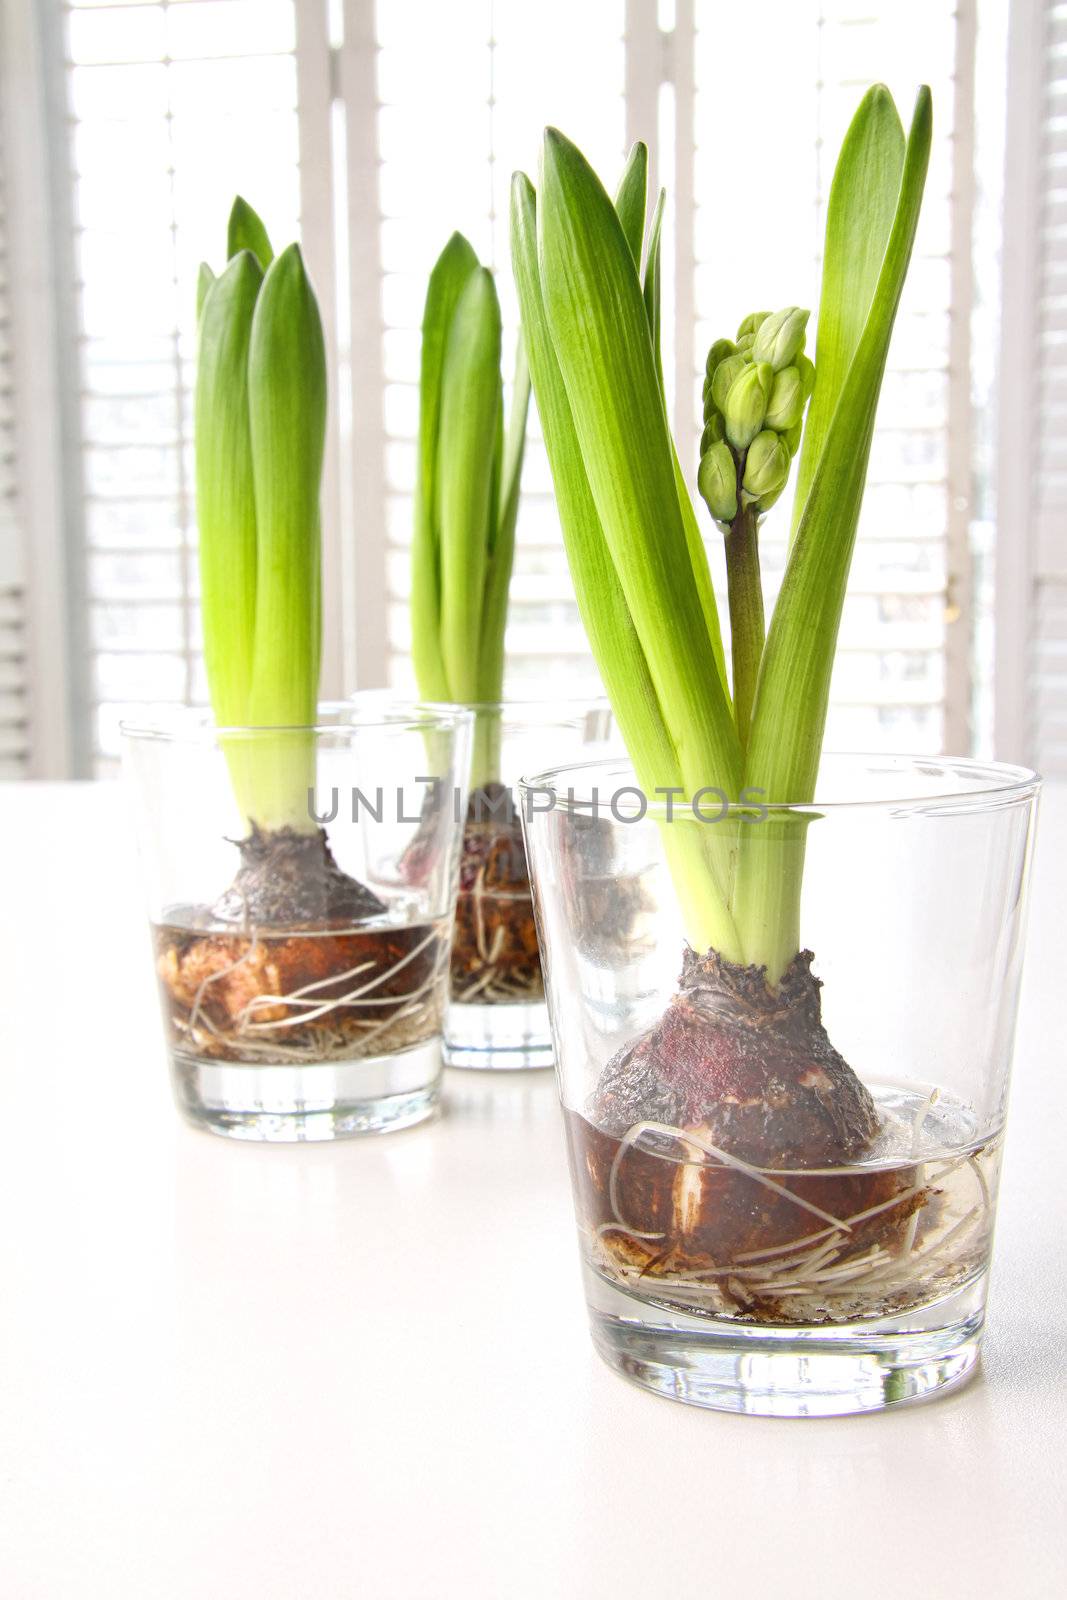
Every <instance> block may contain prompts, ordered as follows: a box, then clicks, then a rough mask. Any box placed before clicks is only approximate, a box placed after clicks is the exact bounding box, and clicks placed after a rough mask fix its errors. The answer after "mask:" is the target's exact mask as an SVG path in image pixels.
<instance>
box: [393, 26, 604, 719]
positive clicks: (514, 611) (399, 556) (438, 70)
mask: <svg viewBox="0 0 1067 1600" xmlns="http://www.w3.org/2000/svg"><path fill="white" fill-rule="evenodd" d="M375 18H376V36H377V81H378V94H379V100H380V107H379V112H378V141H379V156H380V160H381V168H380V186H379V193H380V203H381V224H380V227H381V252H382V271H383V277H382V340H383V349H384V356H385V371H386V389H385V405H384V415H385V431H386V447H385V448H386V476H387V528H388V541H389V548H388V587H389V663H388V675H389V680H390V682H391V683H393V684H395V685H398V686H401V687H404V688H408V687H411V686H412V685H413V682H414V680H413V675H412V672H411V666H410V660H409V654H408V651H409V644H410V625H409V618H408V595H409V593H410V542H411V523H412V489H413V487H414V474H415V437H416V430H417V424H418V372H419V332H418V330H419V325H420V322H421V319H422V308H423V300H424V297H425V293H426V280H427V277H428V275H429V272H430V269H431V268H432V266H433V262H434V260H435V258H436V256H437V254H438V253H439V251H440V250H441V248H442V247H443V246H444V244H445V242H446V241H447V239H448V237H449V235H450V234H451V233H452V232H453V231H454V230H455V229H457V228H458V229H459V230H460V231H461V232H463V233H465V234H466V235H467V237H468V238H469V239H470V241H471V243H472V244H473V246H474V248H475V250H476V251H477V252H478V254H479V256H480V257H481V259H482V260H483V261H484V262H486V263H487V264H488V265H490V266H492V267H493V268H494V270H495V271H496V275H497V286H498V290H499V293H500V299H501V305H502V311H503V316H504V351H505V356H504V360H505V367H506V369H507V370H508V371H510V367H511V362H512V358H513V352H514V348H515V340H516V337H517V329H518V312H517V307H516V303H515V294H514V287H513V283H512V277H511V267H510V259H509V255H508V215H509V203H510V202H509V188H510V183H511V175H512V173H513V171H515V170H516V169H517V168H522V169H523V170H524V171H527V172H529V173H531V174H532V175H534V176H535V177H536V172H537V161H538V153H539V149H540V143H541V133H542V130H543V128H544V126H545V124H546V123H553V124H555V125H557V126H559V127H561V128H563V129H564V130H565V131H566V132H567V133H568V135H569V136H570V137H571V138H573V139H575V140H576V141H577V142H578V143H579V145H580V146H581V147H582V149H583V150H585V151H586V153H587V154H588V155H589V157H590V159H591V160H592V161H593V162H594V164H595V165H596V166H597V167H598V168H599V170H600V171H602V172H603V173H605V174H607V175H612V174H615V173H617V172H618V171H619V169H620V167H621V163H622V160H623V158H624V154H625V129H626V107H625V99H624V91H625V78H626V61H625V50H624V29H625V8H624V5H623V4H622V0H599V3H598V4H596V5H584V6H583V5H575V4H574V3H573V0H542V3H540V4H538V5H536V6H530V5H525V4H518V3H515V0H491V3H489V4H481V5H461V6H444V5H440V4H437V3H435V0H379V3H378V4H377V6H376V8H375ZM508 398H509V397H508ZM505 687H506V691H507V692H509V693H511V694H516V695H519V696H522V695H525V696H526V697H531V696H537V695H539V694H541V693H544V692H545V691H546V689H553V688H554V689H556V690H558V691H559V692H561V693H574V694H580V693H583V692H590V693H596V692H598V690H599V679H598V677H597V674H596V669H595V667H594V665H593V662H592V659H591V657H590V654H589V649H588V645H587V643H586V639H585V634H584V632H583V630H582V626H581V623H580V621H579V618H578V613H577V608H576V606H575V603H574V598H573V589H572V586H571V583H570V578H569V575H568V572H567V566H566V558H565V555H564V551H563V543H562V538H561V535H560V529H559V521H558V517H557V515H556V510H555V503H554V500H553V497H552V480H551V475H550V473H549V469H548V461H547V457H546V455H545V451H544V445H543V442H542V439H541V433H540V427H539V423H538V420H537V416H536V407H531V420H530V433H529V441H528V447H527V455H526V463H525V468H524V473H523V501H522V510H521V515H520V519H519V529H518V533H517V545H516V558H515V570H514V577H513V580H512V589H511V608H510V614H509V621H508V634H507V678H506V685H505Z"/></svg>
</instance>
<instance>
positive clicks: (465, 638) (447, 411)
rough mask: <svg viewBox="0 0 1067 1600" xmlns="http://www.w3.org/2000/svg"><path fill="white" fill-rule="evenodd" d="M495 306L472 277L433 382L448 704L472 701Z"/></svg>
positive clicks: (489, 518)
mask: <svg viewBox="0 0 1067 1600" xmlns="http://www.w3.org/2000/svg"><path fill="white" fill-rule="evenodd" d="M501 406H502V400H501V380H500V305H499V302H498V300H497V294H496V286H495V284H494V283H493V275H492V273H491V272H489V271H488V270H487V269H486V268H484V267H478V268H477V269H476V271H474V272H473V273H472V274H471V276H470V278H469V280H468V282H467V285H466V287H465V288H464V290H463V292H462V294H461V295H460V297H459V301H458V303H457V305H456V310H455V314H454V316H453V318H452V326H451V329H450V331H449V336H448V343H447V345H446V347H445V361H444V369H443V373H442V379H441V410H440V433H439V438H438V454H439V459H440V461H441V462H442V463H445V462H447V470H439V471H438V474H437V484H436V489H437V504H436V517H437V526H438V529H439V538H440V561H441V656H442V660H443V662H444V669H445V674H446V677H447V679H448V686H449V691H450V694H449V698H450V699H453V700H460V701H473V700H477V699H478V693H479V684H478V655H479V643H478V642H479V640H480V638H481V626H482V607H483V603H484V595H485V582H486V576H487V568H488V550H489V545H490V540H491V533H492V530H493V527H494V523H495V517H496V504H495V499H494V481H493V479H494V475H493V472H492V471H491V470H490V469H491V464H492V462H493V460H494V454H495V452H496V450H497V438H498V432H499V428H500V416H501Z"/></svg>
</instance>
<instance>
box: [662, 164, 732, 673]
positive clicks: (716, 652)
mask: <svg viewBox="0 0 1067 1600" xmlns="http://www.w3.org/2000/svg"><path fill="white" fill-rule="evenodd" d="M666 205H667V191H666V189H661V190H660V192H659V199H658V200H657V201H656V209H655V212H654V213H653V217H652V228H651V230H650V232H649V236H648V259H647V260H646V262H645V280H644V287H643V294H644V300H645V311H646V313H647V316H648V326H649V331H650V333H651V336H652V349H653V352H654V354H655V358H656V378H657V381H658V382H659V389H660V394H661V395H662V397H663V408H664V415H666V410H667V396H666V392H665V390H664V386H663V361H662V358H661V354H660V299H661V290H660V247H661V239H662V234H663V214H664V211H665V209H666ZM671 454H672V458H673V462H674V481H675V485H676V487H677V490H678V506H679V509H680V510H681V513H682V523H683V525H684V527H685V539H686V544H687V546H688V548H689V559H690V564H691V566H692V568H693V579H694V582H695V583H696V586H697V592H698V594H699V596H700V609H701V610H702V612H703V613H704V623H705V627H706V628H707V634H708V642H709V644H710V646H711V651H712V655H713V656H714V658H715V667H716V670H717V671H718V674H719V682H720V683H721V684H722V691H723V695H724V696H725V698H726V700H727V701H729V698H730V690H729V685H728V684H727V681H726V653H725V651H724V650H723V644H722V629H721V627H720V625H719V608H718V605H717V604H716V600H715V587H714V585H713V583H712V581H711V569H710V567H709V566H708V553H707V548H706V547H705V544H704V540H703V538H702V536H701V533H700V524H699V522H698V521H697V515H696V512H695V510H694V509H693V502H692V499H691V498H690V495H689V489H688V486H687V484H686V481H685V474H684V473H683V471H682V464H681V462H680V461H679V460H678V451H677V449H676V448H675V445H674V441H673V439H672V440H671Z"/></svg>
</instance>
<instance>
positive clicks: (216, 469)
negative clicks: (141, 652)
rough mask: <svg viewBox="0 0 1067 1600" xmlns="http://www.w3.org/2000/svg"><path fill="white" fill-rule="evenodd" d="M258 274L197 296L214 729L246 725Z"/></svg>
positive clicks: (238, 259)
mask: <svg viewBox="0 0 1067 1600" xmlns="http://www.w3.org/2000/svg"><path fill="white" fill-rule="evenodd" d="M262 281H263V274H262V273H261V272H260V270H259V265H258V263H257V262H256V259H255V257H254V256H253V255H250V254H249V252H248V251H242V252H241V253H240V254H239V255H236V256H234V258H233V260H232V261H231V262H230V264H229V266H228V267H227V268H226V270H225V272H223V273H222V274H221V276H220V277H219V278H217V279H215V280H214V281H213V282H212V284H211V286H210V289H209V291H208V293H207V294H206V296H205V299H204V302H203V306H202V308H201V315H200V327H199V342H198V359H197V372H196V398H195V432H196V516H197V526H198V530H199V549H200V592H201V600H200V605H201V615H202V620H203V632H204V661H205V667H206V671H207V679H208V687H209V689H210V693H211V704H212V707H213V709H214V712H215V717H216V720H217V721H218V722H219V723H220V724H222V725H224V726H235V725H238V724H241V723H244V722H246V721H247V719H248V702H249V693H250V690H251V684H252V654H253V642H254V637H255V621H256V502H255V488H254V483H253V474H252V445H251V437H250V431H249V416H248V349H249V343H250V340H251V334H252V319H253V314H254V311H255V307H256V298H257V296H258V294H259V292H260V285H261V284H262Z"/></svg>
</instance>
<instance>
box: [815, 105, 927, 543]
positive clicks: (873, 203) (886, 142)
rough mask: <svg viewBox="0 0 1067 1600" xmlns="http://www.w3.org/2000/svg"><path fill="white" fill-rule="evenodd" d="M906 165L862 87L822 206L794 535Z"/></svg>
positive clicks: (883, 116)
mask: <svg viewBox="0 0 1067 1600" xmlns="http://www.w3.org/2000/svg"><path fill="white" fill-rule="evenodd" d="M903 164H904V130H903V128H902V127H901V125H900V117H899V116H898V115H897V108H896V106H895V105H894V103H893V97H892V95H891V94H890V93H889V90H888V89H886V88H885V86H884V85H883V84H875V86H874V87H873V88H871V89H868V91H867V93H866V94H865V95H864V97H863V99H862V100H861V101H860V104H859V107H858V109H857V111H856V114H855V116H854V117H853V118H852V122H851V124H850V125H849V129H848V132H847V133H846V134H845V138H844V142H843V144H842V146H841V152H840V154H839V156H838V158H837V166H836V168H835V169H834V176H833V181H832V183H831V185H830V198H829V202H828V204H827V208H826V246H825V252H824V256H823V269H822V294H821V297H820V300H819V321H818V337H817V340H816V346H815V371H816V373H817V378H816V382H815V392H814V394H813V395H812V400H811V407H810V409H809V411H808V420H807V422H806V424H805V427H804V436H803V438H804V442H803V445H802V446H801V452H800V460H799V462H798V465H797V481H796V490H795V493H794V498H793V523H792V532H793V535H794V536H795V535H796V530H797V527H798V525H799V523H800V518H801V515H802V514H803V511H804V505H805V502H806V501H807V498H808V491H809V490H810V488H811V483H812V479H813V478H814V476H815V471H816V468H817V466H818V464H819V457H820V456H821V454H822V451H823V446H824V445H825V443H826V435H827V434H828V433H829V431H830V424H831V422H832V421H833V416H834V412H835V411H836V409H837V402H838V400H839V398H840V395H841V390H842V388H843V386H844V382H845V378H846V377H847V375H848V369H849V366H850V365H851V362H852V357H853V355H854V354H855V351H856V346H857V345H858V344H859V341H860V335H861V334H862V333H863V328H864V324H865V322H866V320H867V312H868V310H869V309H870V304H871V300H872V298H873V296H874V291H875V286H876V284H877V282H878V275H879V273H880V272H881V270H882V258H883V256H884V255H885V249H886V242H887V240H888V238H889V230H890V228H891V227H892V225H893V218H894V215H895V214H896V208H897V193H898V190H899V188H900V173H901V168H902V167H903Z"/></svg>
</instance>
